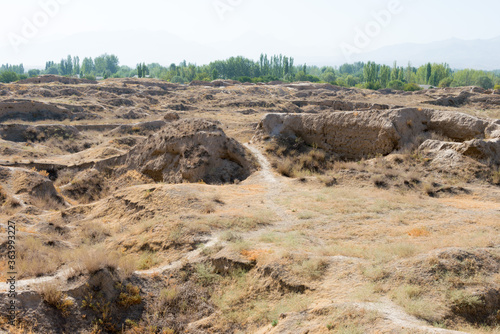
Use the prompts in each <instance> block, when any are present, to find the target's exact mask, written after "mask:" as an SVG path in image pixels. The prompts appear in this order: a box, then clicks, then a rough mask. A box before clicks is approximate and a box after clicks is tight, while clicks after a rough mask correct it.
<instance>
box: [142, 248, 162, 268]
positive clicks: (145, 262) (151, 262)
mask: <svg viewBox="0 0 500 334" xmlns="http://www.w3.org/2000/svg"><path fill="white" fill-rule="evenodd" d="M159 263H160V259H159V258H158V257H157V256H156V253H155V252H144V253H142V254H141V256H140V257H139V260H138V263H137V268H138V269H139V270H147V269H150V268H153V267H154V266H156V265H157V264H159Z"/></svg>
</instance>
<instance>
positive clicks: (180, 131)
mask: <svg viewBox="0 0 500 334" xmlns="http://www.w3.org/2000/svg"><path fill="white" fill-rule="evenodd" d="M125 165H126V166H127V169H136V170H138V171H140V172H141V173H143V174H145V175H147V176H149V177H150V178H152V179H153V180H154V181H156V182H166V183H182V182H186V181H187V182H198V181H204V182H205V183H209V184H211V183H215V184H218V183H232V182H234V181H235V180H240V181H241V180H244V179H246V178H247V177H248V176H249V175H250V174H251V172H252V171H253V170H254V167H253V164H252V158H251V157H250V155H249V154H248V153H247V152H246V150H245V148H244V147H243V146H242V145H241V144H240V143H238V142H237V141H235V140H234V139H231V138H228V137H227V136H226V134H225V133H224V131H223V130H222V129H221V127H220V124H218V123H216V122H211V121H205V120H200V119H185V120H181V121H177V122H173V123H170V124H168V125H167V126H165V127H164V128H163V129H162V130H161V131H159V132H157V133H155V134H154V135H152V136H150V137H149V138H148V139H147V140H146V141H144V143H142V144H139V145H137V146H136V147H135V148H134V149H132V150H131V151H130V153H129V154H128V155H127V157H126V159H125Z"/></svg>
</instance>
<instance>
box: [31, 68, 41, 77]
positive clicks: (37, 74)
mask: <svg viewBox="0 0 500 334" xmlns="http://www.w3.org/2000/svg"><path fill="white" fill-rule="evenodd" d="M39 75H40V70H36V69H32V70H29V71H28V76H29V77H30V78H33V77H37V76H39Z"/></svg>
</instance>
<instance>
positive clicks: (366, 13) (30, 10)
mask: <svg viewBox="0 0 500 334" xmlns="http://www.w3.org/2000/svg"><path fill="white" fill-rule="evenodd" d="M55 1H58V2H59V3H63V2H65V4H61V5H59V7H60V8H59V9H58V10H56V12H55V13H54V15H53V17H50V18H49V19H48V20H46V21H44V17H43V10H42V7H43V6H42V5H41V3H51V2H55ZM397 3H399V6H395V5H394V4H396V5H397ZM391 5H394V6H395V7H397V8H398V10H397V11H396V12H397V13H395V14H391V17H390V18H387V17H386V16H383V15H382V18H383V19H384V20H385V19H387V20H386V21H384V22H387V24H386V23H384V25H385V26H382V25H380V24H379V28H381V29H380V31H379V30H377V27H372V28H374V30H373V37H370V41H369V45H368V46H366V47H365V46H363V50H362V51H370V50H373V49H377V48H379V47H382V46H386V45H393V44H398V43H404V42H415V43H427V42H432V41H439V40H445V39H449V38H459V39H489V38H493V37H497V36H500V25H499V24H498V13H500V1H498V0H480V1H475V2H471V1H463V0H453V1H452V0H441V1H438V0H399V1H398V0H352V1H347V0H307V1H305V0H302V1H299V0H184V1H180V0H176V1H172V0H142V1H136V0H134V1H131V0H120V1H106V0H99V1H97V0H64V1H63V0H22V1H20V0H0V13H1V14H0V32H1V35H0V47H1V48H0V52H1V53H0V63H5V62H10V63H19V62H21V61H23V62H25V63H29V64H33V62H34V61H35V56H36V55H35V54H36V53H38V51H37V49H36V48H34V47H31V48H26V47H25V44H28V43H29V44H32V45H40V47H43V44H40V43H45V42H47V41H50V40H57V39H60V38H62V37H64V36H71V35H74V34H78V33H85V32H109V31H115V32H119V31H130V30H137V31H150V32H168V33H170V34H173V35H176V36H178V37H180V38H181V39H183V40H185V41H188V42H194V43H196V44H203V45H207V46H211V47H217V46H221V45H224V47H225V48H230V47H229V46H227V45H228V43H221V42H229V41H233V40H238V39H240V43H241V37H242V36H244V38H246V37H247V36H254V37H255V36H258V35H261V36H265V37H266V39H269V40H271V41H272V40H277V41H279V42H280V43H283V45H290V46H291V47H295V48H302V49H304V50H306V49H308V48H311V50H314V53H315V54H316V55H318V56H324V57H327V56H330V55H331V54H332V52H337V51H339V50H340V46H341V45H343V44H342V43H344V45H346V44H348V45H351V46H355V43H354V41H355V37H356V31H357V30H356V29H360V30H366V29H368V28H370V27H371V26H370V23H373V22H375V17H374V14H373V13H374V12H381V11H384V12H385V13H387V10H388V8H389V7H390V6H391ZM50 8H53V7H50ZM41 13H42V14H41ZM36 18H38V19H39V20H41V21H40V22H42V23H41V24H40V25H41V27H40V28H39V29H38V31H37V32H36V33H35V34H33V36H29V38H26V39H24V40H23V41H24V42H27V43H24V42H23V43H24V44H21V47H20V48H19V49H18V50H17V51H16V52H13V48H12V43H11V41H9V38H10V39H11V40H12V39H13V38H17V37H19V36H21V37H23V32H22V31H23V27H25V26H26V22H31V23H36ZM45 18H46V17H45ZM249 33H250V35H249ZM23 38H24V37H23ZM243 41H244V43H246V44H247V45H246V46H247V47H248V48H249V49H252V50H255V52H256V53H257V52H260V50H261V49H262V48H263V45H260V43H261V42H260V39H259V38H258V37H256V38H248V40H245V39H244V40H243ZM17 42H19V40H17ZM268 42H269V41H268ZM82 43H83V44H85V43H91V42H90V41H87V40H83V41H82ZM262 43H264V41H263V40H262ZM84 46H85V45H82V47H84ZM102 49H103V50H102V52H106V51H107V50H105V46H102ZM226 51H228V52H230V51H231V50H226ZM187 53H188V54H187V55H186V57H185V58H186V59H187V60H188V61H189V60H193V61H198V62H199V61H203V60H205V59H206V58H202V57H201V55H191V57H190V55H189V52H187ZM63 56H64V54H61V55H60V57H63ZM81 56H87V55H81ZM89 56H96V55H89ZM118 56H120V55H118ZM204 56H205V57H207V58H208V57H209V56H210V55H204ZM214 56H215V54H214ZM246 56H249V57H254V54H248V55H246ZM60 57H59V58H60ZM45 60H46V59H43V60H40V61H39V62H38V64H43V62H44V61H45ZM56 60H57V59H56ZM33 65H34V64H33Z"/></svg>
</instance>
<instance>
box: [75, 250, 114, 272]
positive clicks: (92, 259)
mask: <svg viewBox="0 0 500 334" xmlns="http://www.w3.org/2000/svg"><path fill="white" fill-rule="evenodd" d="M74 257H75V258H74V261H75V264H74V265H75V266H77V267H78V269H83V270H85V271H87V272H88V273H90V274H94V273H96V272H98V271H99V270H101V269H104V268H108V269H110V270H115V269H117V268H118V266H119V263H120V254H119V253H118V252H116V251H109V250H108V249H105V248H104V247H97V248H95V249H90V250H83V249H80V250H79V251H77V252H75V254H74Z"/></svg>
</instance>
